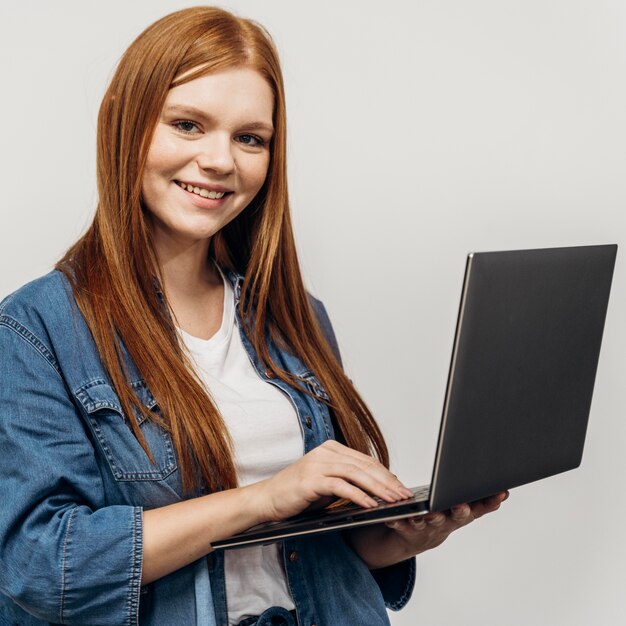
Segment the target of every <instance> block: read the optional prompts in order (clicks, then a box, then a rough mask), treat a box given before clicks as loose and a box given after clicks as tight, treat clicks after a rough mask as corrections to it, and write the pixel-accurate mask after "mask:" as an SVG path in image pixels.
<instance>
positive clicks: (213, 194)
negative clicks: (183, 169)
mask: <svg viewBox="0 0 626 626" xmlns="http://www.w3.org/2000/svg"><path fill="white" fill-rule="evenodd" d="M174 182H175V183H176V184H177V185H178V186H179V187H182V188H183V189H184V190H185V191H189V192H191V193H195V194H196V195H198V196H202V197H203V198H211V199H212V200H219V199H220V198H223V197H224V196H225V195H226V193H231V192H226V191H212V190H209V189H205V188H204V187H193V186H192V185H188V184H187V183H181V182H179V181H177V180H176V181H174Z"/></svg>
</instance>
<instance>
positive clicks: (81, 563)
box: [0, 315, 142, 626]
mask: <svg viewBox="0 0 626 626" xmlns="http://www.w3.org/2000/svg"><path fill="white" fill-rule="evenodd" d="M0 354H1V355H2V357H1V358H0V381H1V382H0V502H1V503H2V505H1V506H0V563H1V564H2V566H1V567H0V592H1V593H3V594H5V595H6V596H8V597H9V598H11V599H12V600H13V601H14V602H15V603H17V604H18V605H19V606H21V607H22V608H23V609H25V610H26V611H28V612H29V613H31V614H32V615H34V616H36V617H38V618H39V619H42V620H44V621H47V622H53V623H62V624H78V623H80V624H101V625H103V626H105V625H108V624H110V625H117V626H119V625H120V624H128V625H130V624H137V623H138V613H139V592H140V581H141V567H142V509H141V507H134V506H122V505H119V506H118V505H116V506H107V503H106V501H105V495H104V487H103V483H102V478H101V475H100V471H99V469H98V465H97V463H96V459H95V455H94V449H93V447H92V444H91V441H90V438H89V436H88V434H87V431H86V430H85V427H84V425H83V422H82V420H81V418H80V415H79V413H78V411H77V409H76V407H75V405H74V403H73V401H72V398H71V396H70V393H69V391H68V388H67V386H66V384H65V381H64V379H63V377H62V375H61V372H60V370H59V368H58V365H57V363H56V360H55V358H54V355H53V354H52V351H51V350H50V349H49V348H48V347H47V346H46V345H45V344H44V343H43V342H42V341H41V340H40V339H38V338H37V337H35V336H34V335H33V334H32V333H31V332H30V331H29V330H28V329H27V328H25V327H24V326H22V325H21V324H20V323H19V322H17V321H16V320H14V319H12V318H10V317H7V316H6V315H5V316H2V317H1V318H0Z"/></svg>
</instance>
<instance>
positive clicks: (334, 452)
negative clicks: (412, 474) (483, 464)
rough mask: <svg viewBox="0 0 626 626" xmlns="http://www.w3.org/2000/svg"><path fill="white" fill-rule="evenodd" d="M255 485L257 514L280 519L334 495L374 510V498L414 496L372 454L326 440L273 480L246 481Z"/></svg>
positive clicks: (401, 498)
mask: <svg viewBox="0 0 626 626" xmlns="http://www.w3.org/2000/svg"><path fill="white" fill-rule="evenodd" d="M250 487H251V488H253V489H255V491H256V496H257V506H258V508H259V516H260V517H261V519H263V520H264V521H280V520H284V519H286V518H288V517H292V516H293V515H297V514H298V513H301V512H302V511H304V510H305V509H307V508H309V507H311V506H312V505H315V504H316V503H319V502H320V501H326V502H328V501H329V498H330V499H333V498H345V499H346V500H350V501H351V502H354V503H355V504H356V505H358V506H362V507H365V508H372V507H375V506H376V505H377V502H376V501H375V500H374V499H373V498H372V497H371V496H378V497H379V498H380V499H382V500H384V501H385V502H397V501H399V500H403V499H405V498H409V497H411V496H412V495H413V492H412V491H411V490H410V489H407V488H406V487H405V486H404V485H403V484H402V483H401V482H400V481H399V480H398V478H397V477H396V476H395V475H394V474H392V473H391V472H390V471H389V470H388V469H387V468H386V467H385V466H384V465H383V464H382V463H380V462H379V461H378V460H376V459H375V458H373V457H371V456H368V455H366V454H363V453H361V452H357V451H356V450H353V449H352V448H348V447H347V446H344V445H342V444H340V443H338V442H337V441H334V440H328V441H325V442H324V443H323V444H322V445H320V446H318V447H317V448H315V449H314V450H311V452H308V453H307V454H305V455H304V456H303V457H302V458H301V459H298V460H297V461H296V462H295V463H292V464H291V465H289V466H288V467H286V468H285V469H283V470H281V471H280V472H278V473H276V474H275V475H274V476H272V477H271V478H268V479H266V480H263V481H260V482H258V483H256V484H255V485H250Z"/></svg>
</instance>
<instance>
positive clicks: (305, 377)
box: [298, 372, 330, 404]
mask: <svg viewBox="0 0 626 626" xmlns="http://www.w3.org/2000/svg"><path fill="white" fill-rule="evenodd" d="M298 378H299V379H300V380H301V381H302V382H303V383H304V384H305V385H306V388H307V389H308V390H309V391H310V392H311V393H312V394H313V395H314V396H315V397H316V398H317V399H318V400H322V401H324V400H326V401H330V397H329V396H328V394H327V393H326V390H325V389H324V387H322V384H321V383H320V381H319V380H317V378H316V377H315V376H313V373H312V372H305V373H304V374H302V375H300V376H298ZM322 404H323V402H322Z"/></svg>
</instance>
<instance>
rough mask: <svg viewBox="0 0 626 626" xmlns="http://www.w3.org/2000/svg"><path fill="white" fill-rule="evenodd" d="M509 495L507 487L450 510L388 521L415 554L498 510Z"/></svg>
mask: <svg viewBox="0 0 626 626" xmlns="http://www.w3.org/2000/svg"><path fill="white" fill-rule="evenodd" d="M508 497H509V493H508V492H507V491H505V492H502V493H499V494H497V495H495V496H492V497H490V498H486V499H484V500H479V501H477V502H472V503H471V504H459V505H458V506H454V507H452V509H451V510H450V511H447V512H446V513H443V512H440V513H428V514H426V515H422V516H419V517H409V518H406V519H400V520H395V521H393V522H387V523H386V525H387V526H388V527H389V528H391V529H392V530H393V531H394V532H395V533H396V534H397V536H398V538H399V540H400V541H401V542H402V543H404V544H405V546H406V548H407V550H408V551H409V552H410V553H411V554H420V553H421V552H425V551H426V550H431V549H432V548H436V547H437V546H439V545H441V544H442V543H443V542H444V541H445V540H446V539H447V538H448V536H449V535H450V533H452V532H453V531H455V530H458V529H459V528H462V527H463V526H467V525H468V524H469V523H471V522H473V521H474V520H476V519H478V518H479V517H482V516H483V515H485V514H487V513H492V512H493V511H497V510H498V509H499V508H500V504H501V503H502V502H504V501H505V500H506V499H507V498H508Z"/></svg>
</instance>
